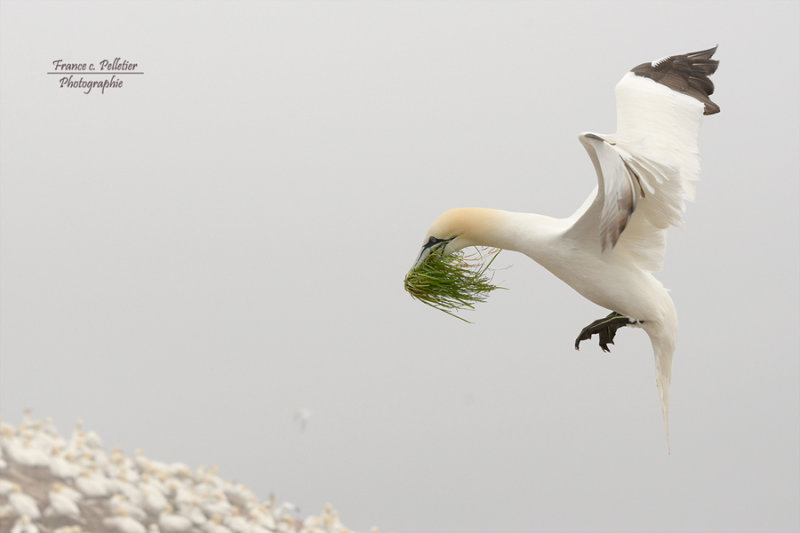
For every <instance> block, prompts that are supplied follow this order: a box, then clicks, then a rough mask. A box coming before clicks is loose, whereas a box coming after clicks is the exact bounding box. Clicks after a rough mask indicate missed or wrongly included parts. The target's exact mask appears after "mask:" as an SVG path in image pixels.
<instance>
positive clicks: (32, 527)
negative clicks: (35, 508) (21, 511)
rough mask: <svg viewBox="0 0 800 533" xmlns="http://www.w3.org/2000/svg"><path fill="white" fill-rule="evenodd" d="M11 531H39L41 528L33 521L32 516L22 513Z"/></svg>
mask: <svg viewBox="0 0 800 533" xmlns="http://www.w3.org/2000/svg"><path fill="white" fill-rule="evenodd" d="M9 533H39V528H38V527H36V524H34V523H33V522H31V517H30V516H28V515H22V516H20V517H19V518H18V519H17V521H16V522H14V525H13V526H12V527H11V531H10V532H9Z"/></svg>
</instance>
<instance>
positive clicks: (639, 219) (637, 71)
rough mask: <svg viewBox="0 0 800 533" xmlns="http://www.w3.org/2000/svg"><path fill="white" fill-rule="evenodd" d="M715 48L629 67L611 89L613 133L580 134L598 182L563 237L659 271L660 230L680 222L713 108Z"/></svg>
mask: <svg viewBox="0 0 800 533" xmlns="http://www.w3.org/2000/svg"><path fill="white" fill-rule="evenodd" d="M715 50H716V47H715V48H712V49H710V50H705V51H702V52H694V53H691V54H684V55H678V56H670V57H667V58H664V59H660V60H658V61H654V62H652V63H644V64H642V65H639V66H638V67H635V68H634V69H633V70H631V71H630V72H628V73H627V74H626V75H625V76H623V78H622V79H621V80H620V82H619V83H618V84H617V88H616V98H617V132H616V133H615V134H613V135H598V134H594V133H584V134H582V135H581V136H580V137H579V139H580V141H581V143H582V144H583V146H584V148H586V151H587V152H588V154H589V157H590V158H591V160H592V163H593V164H594V167H595V171H596V172H597V181H598V187H597V190H596V192H595V193H594V194H593V196H591V197H590V199H589V201H587V202H586V203H585V204H584V206H582V207H581V208H580V209H579V210H578V211H577V212H576V213H575V214H574V215H573V220H574V223H573V225H572V227H571V228H570V230H568V232H567V237H569V238H573V239H578V240H581V241H583V244H585V245H587V246H596V247H597V249H598V251H599V252H601V253H613V254H618V255H619V254H624V255H626V256H627V258H629V259H631V260H632V261H634V262H635V263H636V264H637V265H638V266H639V267H641V268H644V269H646V270H652V271H655V270H659V269H660V268H661V265H662V263H663V259H664V249H665V243H666V241H665V237H666V234H665V232H666V229H667V228H668V227H669V226H671V225H672V226H680V225H681V223H682V221H683V212H684V210H685V208H686V200H692V199H693V198H694V185H693V182H694V181H695V180H696V179H697V177H698V175H699V172H700V157H699V153H698V148H697V141H698V136H699V133H700V120H701V118H702V116H703V115H704V114H713V113H717V112H719V107H718V106H717V105H716V104H715V103H714V102H712V101H711V100H710V99H709V96H710V95H711V94H712V93H713V92H714V85H713V83H712V82H711V80H710V79H709V78H708V76H709V75H711V74H713V73H714V71H715V70H716V68H717V64H718V62H717V61H716V60H713V59H711V56H712V55H713V54H714V51H715Z"/></svg>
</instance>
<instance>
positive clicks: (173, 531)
mask: <svg viewBox="0 0 800 533" xmlns="http://www.w3.org/2000/svg"><path fill="white" fill-rule="evenodd" d="M173 511H174V509H173V508H172V505H170V504H167V506H166V507H165V508H164V511H163V512H162V513H161V514H160V515H159V516H158V526H159V527H160V528H161V531H162V532H163V533H185V532H187V531H189V530H190V529H191V528H192V526H193V525H194V524H193V523H192V521H191V520H190V519H188V518H186V517H185V516H181V515H178V514H175V513H174V512H173Z"/></svg>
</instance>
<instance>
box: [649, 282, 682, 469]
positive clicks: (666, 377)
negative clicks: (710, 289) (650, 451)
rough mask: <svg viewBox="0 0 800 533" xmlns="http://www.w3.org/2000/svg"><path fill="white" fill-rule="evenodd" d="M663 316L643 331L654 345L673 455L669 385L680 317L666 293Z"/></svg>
mask: <svg viewBox="0 0 800 533" xmlns="http://www.w3.org/2000/svg"><path fill="white" fill-rule="evenodd" d="M661 307H662V309H661V310H662V315H661V320H660V321H658V323H653V322H650V323H648V322H645V323H643V324H642V327H643V329H644V330H645V331H646V332H647V335H648V336H649V337H650V343H651V344H652V345H653V355H655V362H656V386H657V387H658V395H659V398H660V400H661V414H662V415H663V416H664V425H665V427H666V435H667V453H671V447H670V440H669V383H670V380H671V379H672V356H673V354H674V353H675V342H676V340H677V337H678V315H677V314H676V312H675V305H674V304H673V303H672V298H670V297H669V294H667V292H666V291H664V299H663V301H662V305H661Z"/></svg>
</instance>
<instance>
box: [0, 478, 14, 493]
mask: <svg viewBox="0 0 800 533" xmlns="http://www.w3.org/2000/svg"><path fill="white" fill-rule="evenodd" d="M15 485H16V483H13V482H11V481H9V480H7V479H0V496H7V495H8V494H10V493H11V491H12V490H14V486H15Z"/></svg>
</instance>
